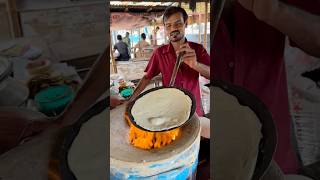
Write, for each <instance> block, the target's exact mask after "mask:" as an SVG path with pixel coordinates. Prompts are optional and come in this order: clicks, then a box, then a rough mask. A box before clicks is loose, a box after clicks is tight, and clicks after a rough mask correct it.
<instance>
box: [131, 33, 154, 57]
mask: <svg viewBox="0 0 320 180" xmlns="http://www.w3.org/2000/svg"><path fill="white" fill-rule="evenodd" d="M146 38H147V37H146V34H145V33H142V34H141V41H139V42H138V43H137V44H136V45H135V46H134V50H133V51H134V54H135V57H143V56H144V53H143V51H144V50H143V48H145V47H147V46H150V44H149V43H148V42H147V41H146ZM136 49H138V51H137V52H136Z"/></svg>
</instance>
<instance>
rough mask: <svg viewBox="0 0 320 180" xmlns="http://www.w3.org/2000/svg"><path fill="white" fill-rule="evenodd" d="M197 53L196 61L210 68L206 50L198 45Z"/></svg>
mask: <svg viewBox="0 0 320 180" xmlns="http://www.w3.org/2000/svg"><path fill="white" fill-rule="evenodd" d="M196 53H197V60H198V61H199V62H200V63H202V64H204V65H207V66H210V56H209V54H208V53H207V50H206V49H205V48H204V47H203V46H202V45H200V48H199V49H198V51H196Z"/></svg>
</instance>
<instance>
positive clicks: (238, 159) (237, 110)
mask: <svg viewBox="0 0 320 180" xmlns="http://www.w3.org/2000/svg"><path fill="white" fill-rule="evenodd" d="M210 91H211V92H213V98H214V101H213V105H214V108H213V124H214V125H213V137H212V138H213V142H214V149H213V155H214V157H213V159H214V162H213V167H214V173H213V174H214V178H213V179H214V180H226V179H232V180H250V179H251V177H252V175H253V172H254V168H255V165H256V161H257V157H258V151H259V142H260V139H261V138H262V134H261V132H260V131H261V124H260V121H259V119H258V117H257V116H256V114H255V113H254V112H253V111H252V110H251V109H250V108H249V107H247V106H242V105H240V104H239V102H238V100H237V99H236V97H234V96H232V95H230V94H228V93H226V92H224V91H223V90H222V89H220V88H216V87H213V88H212V89H211V90H210Z"/></svg>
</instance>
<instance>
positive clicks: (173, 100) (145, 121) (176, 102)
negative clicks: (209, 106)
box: [131, 88, 192, 131]
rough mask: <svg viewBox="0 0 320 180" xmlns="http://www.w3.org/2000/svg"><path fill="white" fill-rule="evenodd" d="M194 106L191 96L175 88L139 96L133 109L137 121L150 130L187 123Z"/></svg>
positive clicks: (159, 129)
mask: <svg viewBox="0 0 320 180" xmlns="http://www.w3.org/2000/svg"><path fill="white" fill-rule="evenodd" d="M191 106H192V100H191V98H190V97H189V96H188V95H186V94H185V93H184V92H183V91H181V90H179V89H175V88H164V89H159V90H156V91H152V92H150V93H148V94H146V95H144V96H142V97H141V98H139V99H138V100H137V101H136V102H135V104H134V105H133V107H132V109H131V114H132V116H133V118H134V120H135V122H136V123H137V124H138V125H139V126H141V127H143V128H145V129H148V130H152V131H161V130H166V129H170V128H173V127H177V126H180V125H182V124H183V123H185V122H186V121H187V120H188V118H189V116H190V111H191Z"/></svg>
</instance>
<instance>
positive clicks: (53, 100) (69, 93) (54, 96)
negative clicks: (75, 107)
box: [34, 85, 75, 116]
mask: <svg viewBox="0 0 320 180" xmlns="http://www.w3.org/2000/svg"><path fill="white" fill-rule="evenodd" d="M74 96H75V93H74V92H73V90H72V89H71V87H69V86H67V85H59V86H51V87H48V88H46V89H44V90H41V91H40V92H39V93H37V94H36V95H35V99H34V100H35V102H36V104H37V106H38V108H39V110H40V111H41V112H43V113H45V114H46V115H48V116H56V115H58V114H60V113H61V112H62V111H63V110H64V109H65V107H66V106H67V105H68V104H69V103H70V102H71V100H72V99H73V97H74Z"/></svg>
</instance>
